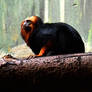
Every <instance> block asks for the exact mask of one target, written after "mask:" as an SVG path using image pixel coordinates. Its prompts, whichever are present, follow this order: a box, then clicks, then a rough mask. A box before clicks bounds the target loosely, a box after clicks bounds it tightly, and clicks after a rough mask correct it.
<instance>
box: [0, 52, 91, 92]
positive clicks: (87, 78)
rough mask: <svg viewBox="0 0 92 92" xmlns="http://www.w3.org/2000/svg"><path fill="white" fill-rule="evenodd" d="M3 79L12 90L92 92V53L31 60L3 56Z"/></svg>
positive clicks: (0, 75) (0, 73) (0, 71)
mask: <svg viewBox="0 0 92 92" xmlns="http://www.w3.org/2000/svg"><path fill="white" fill-rule="evenodd" d="M0 80H1V83H3V82H4V81H5V82H7V85H8V83H9V85H8V88H9V90H11V87H14V88H15V89H16V90H18V91H19V89H21V90H31V92H32V90H33V92H36V91H38V92H51V91H53V92H58V91H60V90H62V91H63V92H67V91H68V92H69V91H71V92H78V91H83V90H86V91H85V92H89V90H91V91H92V88H91V86H90V85H89V83H92V53H84V54H83V53H81V54H70V55H59V56H49V57H39V58H34V59H29V60H27V59H17V58H14V57H12V56H9V57H6V56H5V57H3V58H1V59H0ZM5 82H4V83H5ZM3 86H4V87H6V86H5V85H3ZM15 86H16V87H15Z"/></svg>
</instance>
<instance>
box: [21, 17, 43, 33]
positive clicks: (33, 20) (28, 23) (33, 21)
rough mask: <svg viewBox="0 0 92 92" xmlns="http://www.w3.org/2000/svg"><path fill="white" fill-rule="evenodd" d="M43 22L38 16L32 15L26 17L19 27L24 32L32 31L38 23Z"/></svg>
mask: <svg viewBox="0 0 92 92" xmlns="http://www.w3.org/2000/svg"><path fill="white" fill-rule="evenodd" d="M42 23H43V22H42V20H41V18H40V17H37V16H32V17H28V18H26V19H25V20H24V21H23V22H22V24H21V27H22V29H23V30H25V31H26V32H29V31H32V32H33V30H34V29H35V28H37V27H38V26H39V25H41V24H42Z"/></svg>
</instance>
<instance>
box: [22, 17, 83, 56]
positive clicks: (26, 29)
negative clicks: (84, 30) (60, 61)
mask: <svg viewBox="0 0 92 92" xmlns="http://www.w3.org/2000/svg"><path fill="white" fill-rule="evenodd" d="M21 36H22V38H23V40H24V41H25V42H26V44H27V46H29V47H30V48H31V49H32V51H33V52H34V53H35V56H37V57H39V56H52V55H64V54H74V53H84V52H85V46H84V42H83V40H82V38H81V36H80V34H79V33H78V31H77V30H76V29H75V28H73V27H72V26H71V25H69V24H67V23H63V22H57V23H44V22H43V20H42V19H41V18H40V17H39V16H32V17H28V18H26V19H25V20H23V21H22V23H21Z"/></svg>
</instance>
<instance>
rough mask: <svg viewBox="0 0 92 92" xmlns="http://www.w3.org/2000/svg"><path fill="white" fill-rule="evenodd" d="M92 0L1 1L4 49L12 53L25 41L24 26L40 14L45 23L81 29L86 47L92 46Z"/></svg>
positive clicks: (1, 47)
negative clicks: (23, 24) (24, 22)
mask: <svg viewBox="0 0 92 92" xmlns="http://www.w3.org/2000/svg"><path fill="white" fill-rule="evenodd" d="M91 10H92V1H91V0H0V50H1V51H6V52H8V51H10V49H11V48H13V47H15V46H18V45H20V44H22V43H24V42H23V40H22V39H21V36H20V24H21V21H22V20H24V19H25V18H26V17H29V16H33V15H37V16H40V17H41V18H42V19H43V20H44V21H45V22H66V23H68V24H70V25H72V26H73V27H74V28H76V29H77V30H78V32H79V33H80V35H81V36H82V39H83V41H84V42H85V45H86V43H87V45H90V47H91V45H92V43H91V38H92V25H91V23H92V22H91V20H92V16H91V15H92V11H91Z"/></svg>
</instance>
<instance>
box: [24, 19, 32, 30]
mask: <svg viewBox="0 0 92 92" xmlns="http://www.w3.org/2000/svg"><path fill="white" fill-rule="evenodd" d="M33 28H34V23H33V22H32V21H31V20H25V21H24V23H23V29H24V30H25V31H26V32H29V31H32V30H33Z"/></svg>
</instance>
